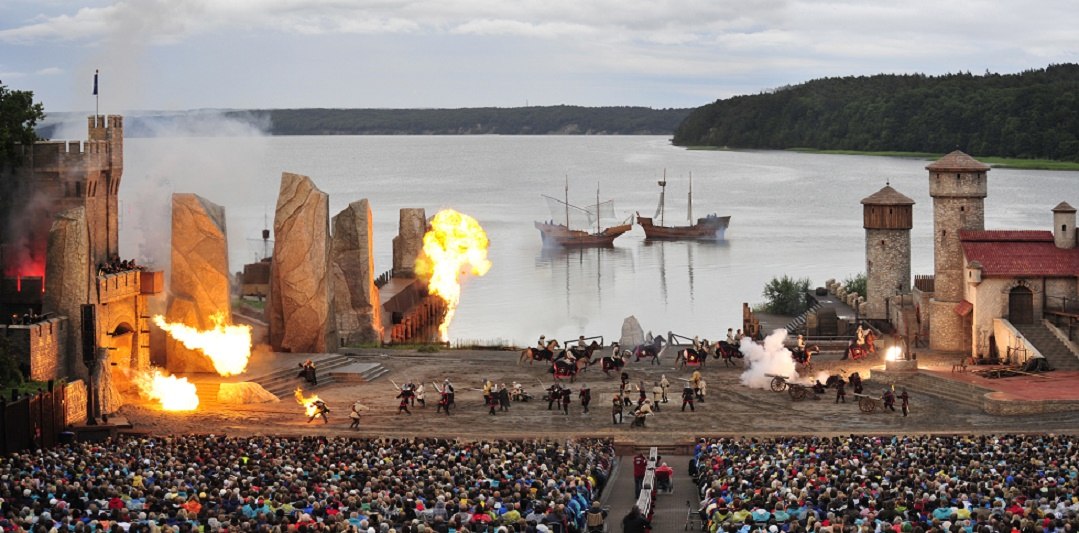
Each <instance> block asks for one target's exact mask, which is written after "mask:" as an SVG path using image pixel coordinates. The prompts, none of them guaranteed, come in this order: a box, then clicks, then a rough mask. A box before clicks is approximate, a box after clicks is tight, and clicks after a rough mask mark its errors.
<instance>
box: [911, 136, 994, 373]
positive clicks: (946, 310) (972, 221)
mask: <svg viewBox="0 0 1079 533" xmlns="http://www.w3.org/2000/svg"><path fill="white" fill-rule="evenodd" d="M925 168H926V170H928V171H929V196H931V197H932V198H933V274H934V291H933V295H932V297H931V298H930V300H929V311H930V315H931V319H930V324H931V325H930V331H929V347H930V349H933V350H939V351H945V352H960V351H964V350H966V349H967V347H968V346H970V345H971V329H970V327H969V326H970V324H969V323H968V322H969V321H968V319H966V318H964V316H963V315H961V314H959V313H957V312H956V310H957V307H958V306H959V304H960V302H962V301H963V296H964V287H963V283H964V282H963V279H964V272H963V253H962V248H961V245H960V240H959V233H960V232H961V231H981V230H984V229H985V197H986V194H987V193H988V177H987V173H988V172H989V165H986V164H985V163H982V162H980V161H977V160H975V159H974V158H973V157H970V156H969V155H967V154H965V153H963V152H960V151H958V150H956V151H954V152H952V153H950V154H948V155H946V156H944V157H942V158H940V159H939V160H937V161H935V162H933V163H931V164H929V165H928V166H926V167H925Z"/></svg>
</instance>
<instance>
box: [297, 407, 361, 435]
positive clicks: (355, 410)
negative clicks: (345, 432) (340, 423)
mask: <svg viewBox="0 0 1079 533" xmlns="http://www.w3.org/2000/svg"><path fill="white" fill-rule="evenodd" d="M348 417H349V419H351V420H352V423H350V424H349V426H348V427H349V429H360V404H359V402H357V403H354V404H352V411H350V412H349V413H348ZM309 422H310V421H309Z"/></svg>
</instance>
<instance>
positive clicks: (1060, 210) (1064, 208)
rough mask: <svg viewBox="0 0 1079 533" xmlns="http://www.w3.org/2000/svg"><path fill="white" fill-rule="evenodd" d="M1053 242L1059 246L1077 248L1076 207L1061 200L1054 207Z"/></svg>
mask: <svg viewBox="0 0 1079 533" xmlns="http://www.w3.org/2000/svg"><path fill="white" fill-rule="evenodd" d="M1053 242H1054V243H1055V244H1056V245H1057V248H1064V249H1068V250H1070V249H1072V248H1075V246H1076V242H1075V208H1074V207H1072V206H1070V205H1068V202H1060V204H1058V205H1057V206H1056V207H1054V208H1053Z"/></svg>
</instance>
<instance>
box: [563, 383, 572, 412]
mask: <svg viewBox="0 0 1079 533" xmlns="http://www.w3.org/2000/svg"><path fill="white" fill-rule="evenodd" d="M561 396H562V413H563V414H567V415H568V414H569V404H570V402H572V401H573V391H571V390H569V387H565V388H563V389H562V395H561Z"/></svg>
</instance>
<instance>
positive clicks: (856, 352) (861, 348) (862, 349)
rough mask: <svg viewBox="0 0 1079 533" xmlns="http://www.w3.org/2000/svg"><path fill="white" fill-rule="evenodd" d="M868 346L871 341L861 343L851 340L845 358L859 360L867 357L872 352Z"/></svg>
mask: <svg viewBox="0 0 1079 533" xmlns="http://www.w3.org/2000/svg"><path fill="white" fill-rule="evenodd" d="M867 338H868V336H867ZM868 346H869V343H866V344H864V345H859V344H858V343H857V342H854V341H851V343H850V345H848V346H847V353H846V354H845V355H844V356H843V359H853V360H855V361H857V360H859V359H863V358H865V357H866V356H868V355H869V353H870V351H869V348H868Z"/></svg>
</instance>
